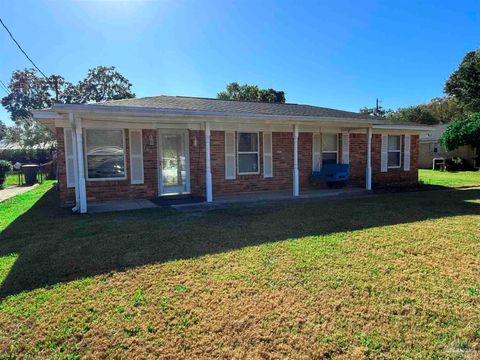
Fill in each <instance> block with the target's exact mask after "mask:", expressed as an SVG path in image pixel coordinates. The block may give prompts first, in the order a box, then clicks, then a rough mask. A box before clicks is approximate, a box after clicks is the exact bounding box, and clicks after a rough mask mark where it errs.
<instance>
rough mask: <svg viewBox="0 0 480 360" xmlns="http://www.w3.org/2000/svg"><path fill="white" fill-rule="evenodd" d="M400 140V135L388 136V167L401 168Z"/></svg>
mask: <svg viewBox="0 0 480 360" xmlns="http://www.w3.org/2000/svg"><path fill="white" fill-rule="evenodd" d="M401 154H402V138H401V136H400V135H388V167H389V168H391V169H394V168H399V167H400V166H401Z"/></svg>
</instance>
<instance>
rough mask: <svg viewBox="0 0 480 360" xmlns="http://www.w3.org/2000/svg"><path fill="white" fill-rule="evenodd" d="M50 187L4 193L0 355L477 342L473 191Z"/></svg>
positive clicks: (369, 348)
mask: <svg viewBox="0 0 480 360" xmlns="http://www.w3.org/2000/svg"><path fill="white" fill-rule="evenodd" d="M49 186H51V184H50V183H49V184H43V185H41V186H40V187H38V188H37V189H35V190H34V191H33V192H32V193H29V194H28V195H27V194H25V195H22V197H17V198H14V199H12V200H10V202H9V203H6V204H5V203H2V204H0V219H2V223H1V225H0V229H3V231H2V232H1V234H0V283H1V287H0V298H1V299H2V300H0V353H1V354H3V356H0V358H2V357H3V358H14V357H19V356H23V357H26V358H69V359H74V358H77V357H87V358H145V357H147V356H150V357H152V358H157V357H162V358H187V359H188V358H195V359H197V358H198V359H201V358H237V359H242V358H294V359H312V358H324V357H328V358H344V359H353V358H354V359H357V358H392V359H398V358H404V359H410V358H419V359H420V358H421V359H425V358H429V359H430V358H434V359H458V358H472V359H473V358H476V357H478V355H479V354H480V271H479V269H480V226H479V224H480V190H471V189H469V190H446V191H423V192H415V193H413V192H412V193H402V194H382V195H372V196H368V197H361V198H356V199H343V200H323V201H318V200H317V201H309V202H291V203H281V204H276V205H248V206H247V205H244V206H238V207H233V208H229V209H222V210H214V211H210V212H207V213H177V212H175V211H173V210H170V209H162V208H158V209H148V210H142V211H134V212H121V213H111V214H96V215H83V216H79V215H72V214H71V213H70V211H69V210H68V209H60V208H59V207H58V199H57V194H56V193H55V192H54V191H49V192H47V193H46V194H45V196H43V197H42V198H40V199H39V197H40V196H41V194H42V193H43V192H45V191H46V190H47V189H48V187H49ZM30 206H31V209H30V210H29V211H27V212H25V210H26V208H27V207H30ZM10 213H13V214H14V215H10ZM21 214H23V215H21ZM5 216H7V217H8V219H7V220H4V218H5Z"/></svg>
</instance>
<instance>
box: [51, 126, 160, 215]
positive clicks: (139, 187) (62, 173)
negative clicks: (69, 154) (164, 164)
mask: <svg viewBox="0 0 480 360" xmlns="http://www.w3.org/2000/svg"><path fill="white" fill-rule="evenodd" d="M142 137H143V166H144V183H143V184H135V185H132V184H130V151H129V132H128V129H125V147H126V163H125V170H126V172H127V179H126V180H109V181H88V180H87V182H86V188H87V201H92V200H114V199H125V198H147V199H148V198H154V197H156V196H157V195H158V185H157V184H158V182H157V174H158V173H157V165H156V164H157V139H156V138H157V136H156V131H155V130H147V129H144V130H143V131H142ZM150 138H151V139H152V140H153V144H150ZM57 141H58V151H57V157H58V164H59V172H58V180H59V181H58V182H59V187H60V199H61V202H62V204H63V205H64V206H68V205H71V204H73V202H74V200H75V190H74V189H71V188H67V186H66V185H67V182H66V170H65V153H64V149H65V147H64V139H63V128H57Z"/></svg>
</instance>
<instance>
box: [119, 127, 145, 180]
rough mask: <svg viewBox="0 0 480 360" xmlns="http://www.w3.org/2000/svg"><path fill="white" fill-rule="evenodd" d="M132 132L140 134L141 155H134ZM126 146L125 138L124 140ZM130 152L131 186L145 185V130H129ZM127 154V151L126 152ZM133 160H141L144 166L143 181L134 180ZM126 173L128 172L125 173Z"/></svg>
mask: <svg viewBox="0 0 480 360" xmlns="http://www.w3.org/2000/svg"><path fill="white" fill-rule="evenodd" d="M132 132H139V133H140V155H133V154H132ZM123 142H124V144H125V138H124V139H123ZM128 151H129V155H130V169H129V170H130V184H131V185H141V184H144V183H145V164H144V163H143V130H142V129H129V130H128ZM124 152H125V150H124ZM133 158H138V159H140V162H141V164H142V180H141V181H140V180H133V176H132V169H133V166H132V165H133V164H132V163H133V161H134V160H133ZM125 173H126V172H125Z"/></svg>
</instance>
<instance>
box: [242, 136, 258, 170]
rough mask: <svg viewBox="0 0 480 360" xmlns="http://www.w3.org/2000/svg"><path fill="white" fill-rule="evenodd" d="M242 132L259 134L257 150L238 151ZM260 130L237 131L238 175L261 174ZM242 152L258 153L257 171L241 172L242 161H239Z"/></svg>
mask: <svg viewBox="0 0 480 360" xmlns="http://www.w3.org/2000/svg"><path fill="white" fill-rule="evenodd" d="M240 134H256V135H257V151H238V145H239V143H240V141H239V140H238V139H239V137H240ZM259 134H260V132H259V131H237V136H236V142H237V144H236V145H237V174H238V175H259V174H260V136H259ZM242 154H257V163H258V170H257V171H256V172H240V165H239V164H240V163H239V161H238V160H239V159H238V157H239V155H242Z"/></svg>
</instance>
